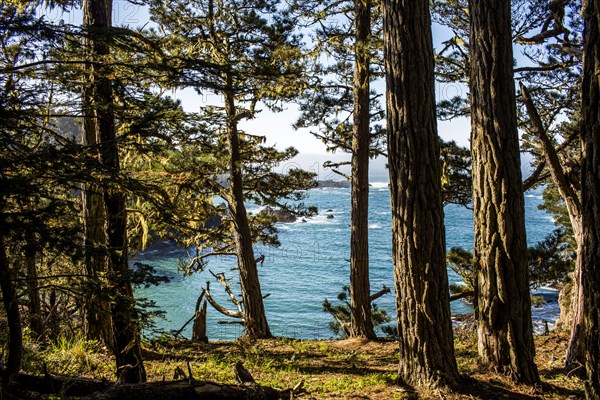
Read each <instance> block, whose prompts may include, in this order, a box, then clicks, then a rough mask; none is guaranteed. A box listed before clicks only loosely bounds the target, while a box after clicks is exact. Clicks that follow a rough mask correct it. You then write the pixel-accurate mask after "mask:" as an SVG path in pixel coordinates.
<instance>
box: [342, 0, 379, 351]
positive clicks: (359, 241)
mask: <svg viewBox="0 0 600 400" xmlns="http://www.w3.org/2000/svg"><path fill="white" fill-rule="evenodd" d="M354 4H355V6H354V8H355V19H354V24H355V38H356V43H355V45H354V46H355V50H354V126H353V129H352V209H351V230H350V310H351V318H350V332H349V333H350V336H351V337H365V338H368V339H376V338H377V336H376V335H375V331H374V329H373V322H372V321H371V300H370V297H371V293H370V286H371V285H370V282H369V142H370V140H369V120H370V116H369V79H370V73H369V71H370V68H369V64H370V57H369V50H370V36H371V2H370V1H369V0H355V3H354Z"/></svg>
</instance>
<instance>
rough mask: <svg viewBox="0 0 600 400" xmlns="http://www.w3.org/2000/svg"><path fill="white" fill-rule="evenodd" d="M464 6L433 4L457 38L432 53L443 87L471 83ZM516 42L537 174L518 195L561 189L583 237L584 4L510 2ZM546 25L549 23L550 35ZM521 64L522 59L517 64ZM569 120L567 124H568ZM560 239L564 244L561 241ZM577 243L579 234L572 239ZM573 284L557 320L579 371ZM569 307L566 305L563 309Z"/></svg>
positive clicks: (569, 360)
mask: <svg viewBox="0 0 600 400" xmlns="http://www.w3.org/2000/svg"><path fill="white" fill-rule="evenodd" d="M466 4H467V1H466V0H443V1H439V2H436V4H435V5H434V13H435V14H434V15H435V16H436V19H437V21H438V22H440V23H441V24H443V25H445V26H447V27H449V28H450V29H451V30H452V32H453V33H454V35H455V36H454V37H452V38H451V39H450V40H448V41H446V42H445V46H444V47H443V48H442V50H441V51H440V52H439V54H438V55H437V60H438V63H437V72H438V79H440V80H441V81H442V82H461V83H465V84H466V83H467V81H468V76H467V75H468V74H467V71H468V68H469V65H470V60H469V47H470V45H469V38H468V36H469V29H470V28H469V18H468V15H467V13H466V10H467V7H466ZM511 8H512V10H511V12H512V36H513V41H514V42H516V43H518V44H519V45H520V49H521V53H522V55H523V56H524V57H522V58H521V59H519V60H517V61H518V62H519V63H520V64H522V65H515V66H514V68H513V70H514V73H515V76H516V79H517V80H518V81H520V83H521V94H522V96H519V97H518V98H517V102H518V110H517V113H518V114H517V116H518V120H519V127H520V128H521V130H522V136H521V150H522V151H525V152H527V153H529V154H531V155H532V156H533V159H534V161H533V163H532V166H533V168H534V170H533V171H532V173H531V174H530V176H529V177H527V179H526V180H525V181H524V182H523V189H524V190H528V189H531V188H534V187H536V186H540V185H543V184H547V185H546V188H545V189H544V192H547V191H553V190H555V189H556V188H558V190H559V192H560V195H561V197H562V199H563V202H564V204H565V205H566V206H567V209H568V219H569V220H570V221H569V222H568V224H569V225H571V228H570V230H572V231H574V232H575V233H577V232H579V233H580V231H581V229H580V228H579V226H580V224H581V210H580V203H581V202H580V200H579V192H580V182H579V171H580V167H579V158H580V143H579V140H578V127H577V126H578V124H579V122H578V121H579V119H580V115H579V114H580V111H579V109H580V96H579V91H580V86H581V83H580V80H581V54H582V53H581V45H582V29H583V26H582V21H581V16H580V8H581V1H562V0H556V1H550V2H548V1H546V0H517V1H512V2H511ZM550 24H551V25H552V27H551V29H549V28H550ZM522 59H525V60H526V61H525V62H523V61H521V60H522ZM466 103H467V97H460V96H457V97H455V98H453V99H449V100H444V101H441V102H440V103H439V104H438V107H439V108H440V114H441V116H442V117H443V118H446V119H452V118H455V117H464V116H468V115H469V113H470V111H469V109H468V107H467V106H466ZM565 119H566V120H565ZM565 238H568V236H567V237H565ZM574 240H575V242H580V241H581V235H580V234H576V235H575V236H574ZM573 276H574V279H573V284H572V285H571V284H567V285H565V286H564V287H563V290H562V293H561V297H567V298H569V297H572V300H570V305H569V306H568V307H563V308H561V317H560V320H561V321H562V322H563V325H564V326H568V327H569V328H570V329H571V340H570V345H569V349H568V351H567V357H566V364H567V367H569V368H579V366H581V365H582V364H583V360H582V354H583V352H582V346H583V338H582V334H581V333H582V330H581V329H580V328H579V326H580V324H581V317H582V315H581V313H580V312H579V311H578V310H579V309H580V308H581V306H582V301H583V298H582V296H581V290H580V289H579V288H580V286H581V285H580V284H579V281H580V278H579V277H580V273H579V271H575V273H574V274H573ZM567 303H569V301H567V302H565V303H564V304H567Z"/></svg>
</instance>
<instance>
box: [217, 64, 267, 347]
mask: <svg viewBox="0 0 600 400" xmlns="http://www.w3.org/2000/svg"><path fill="white" fill-rule="evenodd" d="M232 81H233V79H232V77H231V75H229V74H226V86H227V87H229V88H231V87H232V85H233V83H232ZM224 94H225V108H226V113H227V146H228V151H229V199H228V204H229V210H230V212H231V216H232V218H233V238H234V241H235V247H236V252H237V258H238V268H239V272H240V285H241V287H242V299H243V302H244V328H245V331H246V335H247V336H248V337H249V338H252V339H266V338H271V337H272V335H271V331H270V330H269V324H268V323H267V316H266V313H265V306H264V303H263V296H262V293H261V290H260V281H259V279H258V269H257V267H256V261H255V257H254V249H253V248H252V235H251V234H250V224H249V222H248V214H247V212H246V206H245V205H244V189H243V178H242V164H243V160H242V157H241V154H240V138H239V135H238V120H237V119H238V115H237V111H236V106H235V97H234V95H233V92H232V91H230V90H226V91H225V93H224Z"/></svg>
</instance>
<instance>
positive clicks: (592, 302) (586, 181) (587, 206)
mask: <svg viewBox="0 0 600 400" xmlns="http://www.w3.org/2000/svg"><path fill="white" fill-rule="evenodd" d="M584 17H585V33H584V56H583V88H582V91H581V94H582V109H583V131H582V136H583V137H582V139H583V146H584V149H583V150H584V151H583V163H582V198H581V200H582V205H583V247H582V253H581V256H580V257H579V260H580V263H581V271H582V277H583V279H582V281H583V298H584V312H583V314H584V324H583V325H584V330H585V339H586V340H585V342H586V346H585V347H586V357H585V359H586V369H587V378H588V379H587V381H586V385H585V387H586V395H587V398H588V399H590V400H592V399H593V400H598V399H600V335H599V334H598V332H600V82H598V76H599V75H600V4H599V3H598V0H588V1H587V2H586V4H585V8H584Z"/></svg>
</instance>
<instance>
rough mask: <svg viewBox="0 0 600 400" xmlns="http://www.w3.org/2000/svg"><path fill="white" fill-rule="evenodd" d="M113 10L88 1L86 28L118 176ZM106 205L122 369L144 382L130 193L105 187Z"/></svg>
mask: <svg viewBox="0 0 600 400" xmlns="http://www.w3.org/2000/svg"><path fill="white" fill-rule="evenodd" d="M111 14H112V0H85V1H84V27H85V28H86V35H87V39H88V40H89V41H90V43H91V47H92V53H93V56H94V57H97V58H96V59H95V60H94V61H95V63H94V64H93V66H92V77H93V83H92V91H93V92H92V99H93V102H94V106H93V109H94V113H95V115H94V116H95V122H94V125H95V129H96V139H97V142H98V159H99V162H100V164H101V165H102V166H103V167H104V168H105V169H106V170H107V171H108V172H109V173H110V174H111V176H113V177H115V178H116V177H118V175H119V173H120V162H119V148H118V142H117V134H116V127H115V115H114V109H113V108H114V100H113V87H112V81H111V78H110V76H111V71H110V68H109V67H106V66H105V65H103V63H102V58H103V57H105V56H107V55H109V54H110V46H109V45H108V44H107V43H106V39H104V40H102V39H97V35H98V34H99V33H101V32H102V31H104V33H105V32H106V30H108V29H109V28H110V27H111ZM103 203H104V210H105V212H106V244H107V248H108V268H107V270H108V272H109V279H110V285H111V289H112V295H113V301H112V303H111V315H112V320H113V335H114V341H115V342H114V344H115V349H114V354H115V359H116V364H117V372H118V373H119V374H120V379H121V381H122V382H125V383H138V382H144V381H145V380H146V372H145V370H144V364H143V360H142V355H141V348H140V333H139V327H138V325H137V315H136V311H135V300H134V298H133V289H132V287H131V282H130V281H129V278H128V276H129V260H128V256H127V254H128V252H127V213H126V209H125V196H124V195H123V193H122V192H121V191H120V190H119V189H115V188H105V190H104V193H103Z"/></svg>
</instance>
